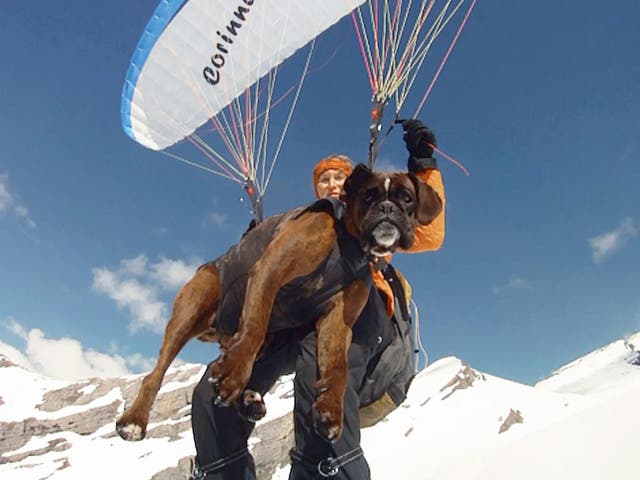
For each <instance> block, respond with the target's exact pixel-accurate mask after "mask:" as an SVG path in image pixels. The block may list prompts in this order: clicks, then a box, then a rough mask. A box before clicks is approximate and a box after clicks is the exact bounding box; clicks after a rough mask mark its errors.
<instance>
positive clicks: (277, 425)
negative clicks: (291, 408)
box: [251, 413, 294, 478]
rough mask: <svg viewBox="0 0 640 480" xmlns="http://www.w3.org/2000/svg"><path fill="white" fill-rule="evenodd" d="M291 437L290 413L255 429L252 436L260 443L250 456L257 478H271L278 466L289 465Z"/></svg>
mask: <svg viewBox="0 0 640 480" xmlns="http://www.w3.org/2000/svg"><path fill="white" fill-rule="evenodd" d="M293 435H294V434H293V415H292V414H291V413H288V414H286V415H283V416H282V417H279V418H276V419H275V420H272V421H270V422H267V423H262V424H260V425H258V426H257V427H256V429H255V431H254V432H253V436H254V437H258V438H260V439H261V441H260V442H259V443H257V444H255V445H254V447H253V448H252V449H251V454H252V455H253V458H254V460H255V463H256V476H257V478H271V477H272V476H273V474H274V473H275V471H276V469H277V468H278V466H280V465H286V464H288V463H289V450H291V447H293Z"/></svg>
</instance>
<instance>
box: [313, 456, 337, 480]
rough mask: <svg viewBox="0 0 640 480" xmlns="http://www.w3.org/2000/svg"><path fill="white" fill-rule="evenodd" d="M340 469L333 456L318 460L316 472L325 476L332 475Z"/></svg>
mask: <svg viewBox="0 0 640 480" xmlns="http://www.w3.org/2000/svg"><path fill="white" fill-rule="evenodd" d="M339 471H340V463H339V462H337V461H336V459H335V458H333V457H328V458H325V459H324V460H320V461H319V462H318V473H320V475H321V476H323V477H325V478H329V477H334V476H336V475H337V474H338V472H339Z"/></svg>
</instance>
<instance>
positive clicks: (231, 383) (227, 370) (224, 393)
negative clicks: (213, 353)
mask: <svg viewBox="0 0 640 480" xmlns="http://www.w3.org/2000/svg"><path fill="white" fill-rule="evenodd" d="M251 366H252V364H251V363H250V362H243V361H236V360H235V356H234V355H231V354H229V352H227V353H225V354H223V355H222V356H221V357H220V358H219V359H218V360H216V361H215V362H213V365H212V366H211V378H209V382H211V385H212V387H213V401H214V403H215V404H216V405H222V406H229V405H231V403H233V402H234V401H235V400H236V399H237V398H238V397H239V396H240V394H241V393H242V392H243V391H244V387H245V385H246V384H247V382H248V381H249V377H250V375H251Z"/></svg>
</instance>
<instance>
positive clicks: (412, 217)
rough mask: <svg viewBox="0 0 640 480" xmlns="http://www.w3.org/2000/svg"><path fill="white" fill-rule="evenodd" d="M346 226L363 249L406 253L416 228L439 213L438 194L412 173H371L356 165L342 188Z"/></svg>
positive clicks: (440, 207) (386, 253) (383, 254)
mask: <svg viewBox="0 0 640 480" xmlns="http://www.w3.org/2000/svg"><path fill="white" fill-rule="evenodd" d="M341 199H342V200H343V201H344V202H345V204H346V211H345V225H346V228H347V230H348V231H349V233H350V234H351V235H353V236H355V237H356V238H358V239H359V240H360V244H361V246H362V249H363V250H364V251H365V252H367V253H370V254H372V255H375V256H385V255H388V254H390V253H393V252H395V251H396V250H397V249H398V248H402V249H408V248H410V247H411V245H412V244H413V235H414V232H415V230H416V227H417V226H418V224H421V225H428V224H429V223H431V221H433V219H434V218H435V217H436V216H437V215H438V214H439V213H440V211H441V210H442V202H441V200H440V197H439V196H438V194H437V193H436V192H435V190H433V189H432V188H431V187H430V186H429V185H427V184H426V183H425V182H423V181H422V180H420V179H418V178H417V177H416V176H415V175H413V174H411V173H385V172H372V171H371V170H369V169H368V168H367V167H366V166H364V165H363V164H360V165H358V166H357V167H356V168H355V169H354V170H353V172H352V173H351V175H350V176H349V178H347V180H346V182H345V184H344V191H343V194H342V197H341Z"/></svg>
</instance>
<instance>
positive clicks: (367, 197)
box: [362, 189, 378, 203]
mask: <svg viewBox="0 0 640 480" xmlns="http://www.w3.org/2000/svg"><path fill="white" fill-rule="evenodd" d="M377 196H378V190H376V189H371V190H368V191H367V192H366V193H365V194H364V197H362V199H363V200H364V202H365V203H373V201H374V200H375V199H376V198H377Z"/></svg>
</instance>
